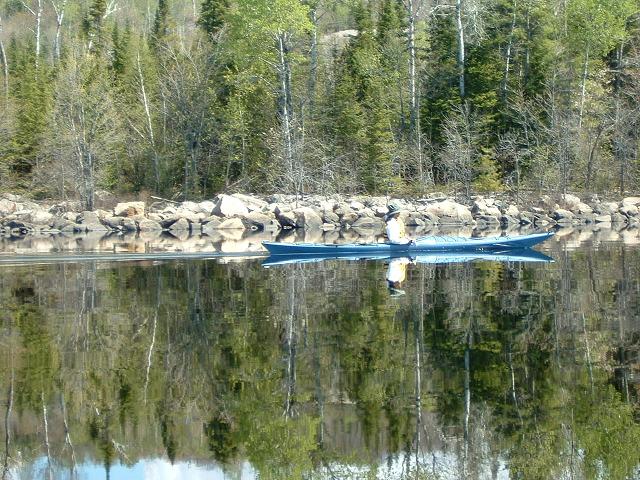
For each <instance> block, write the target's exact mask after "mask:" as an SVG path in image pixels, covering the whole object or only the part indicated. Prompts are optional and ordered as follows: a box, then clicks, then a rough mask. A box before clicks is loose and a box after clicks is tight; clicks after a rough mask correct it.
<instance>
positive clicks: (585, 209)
mask: <svg viewBox="0 0 640 480" xmlns="http://www.w3.org/2000/svg"><path fill="white" fill-rule="evenodd" d="M575 211H576V212H577V213H580V214H590V213H593V208H591V207H590V206H589V205H587V204H586V203H579V204H578V205H577V206H576V208H575Z"/></svg>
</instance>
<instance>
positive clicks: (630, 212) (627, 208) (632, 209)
mask: <svg viewBox="0 0 640 480" xmlns="http://www.w3.org/2000/svg"><path fill="white" fill-rule="evenodd" d="M618 211H619V212H620V213H621V214H622V215H624V216H626V217H635V216H636V215H638V207H636V206H635V205H632V204H630V203H626V204H625V203H624V202H623V204H622V206H621V207H620V209H619V210H618Z"/></svg>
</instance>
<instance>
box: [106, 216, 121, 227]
mask: <svg viewBox="0 0 640 480" xmlns="http://www.w3.org/2000/svg"><path fill="white" fill-rule="evenodd" d="M102 223H103V225H106V226H107V227H109V228H110V229H112V230H118V229H119V228H120V227H121V226H122V217H105V218H103V219H102Z"/></svg>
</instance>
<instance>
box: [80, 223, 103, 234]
mask: <svg viewBox="0 0 640 480" xmlns="http://www.w3.org/2000/svg"><path fill="white" fill-rule="evenodd" d="M81 228H82V230H86V231H87V232H108V231H109V229H108V228H107V227H105V226H104V225H103V224H102V223H100V222H99V221H98V222H93V221H92V222H88V223H87V222H84V221H83V222H82V225H81Z"/></svg>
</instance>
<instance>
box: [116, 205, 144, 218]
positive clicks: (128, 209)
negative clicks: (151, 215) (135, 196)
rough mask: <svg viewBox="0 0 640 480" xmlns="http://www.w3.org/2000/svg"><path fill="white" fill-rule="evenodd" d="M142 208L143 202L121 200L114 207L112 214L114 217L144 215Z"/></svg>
mask: <svg viewBox="0 0 640 480" xmlns="http://www.w3.org/2000/svg"><path fill="white" fill-rule="evenodd" d="M144 210H145V205H144V202H123V203H118V204H117V205H116V206H115V207H114V209H113V215H114V216H116V217H135V216H136V215H144Z"/></svg>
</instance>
